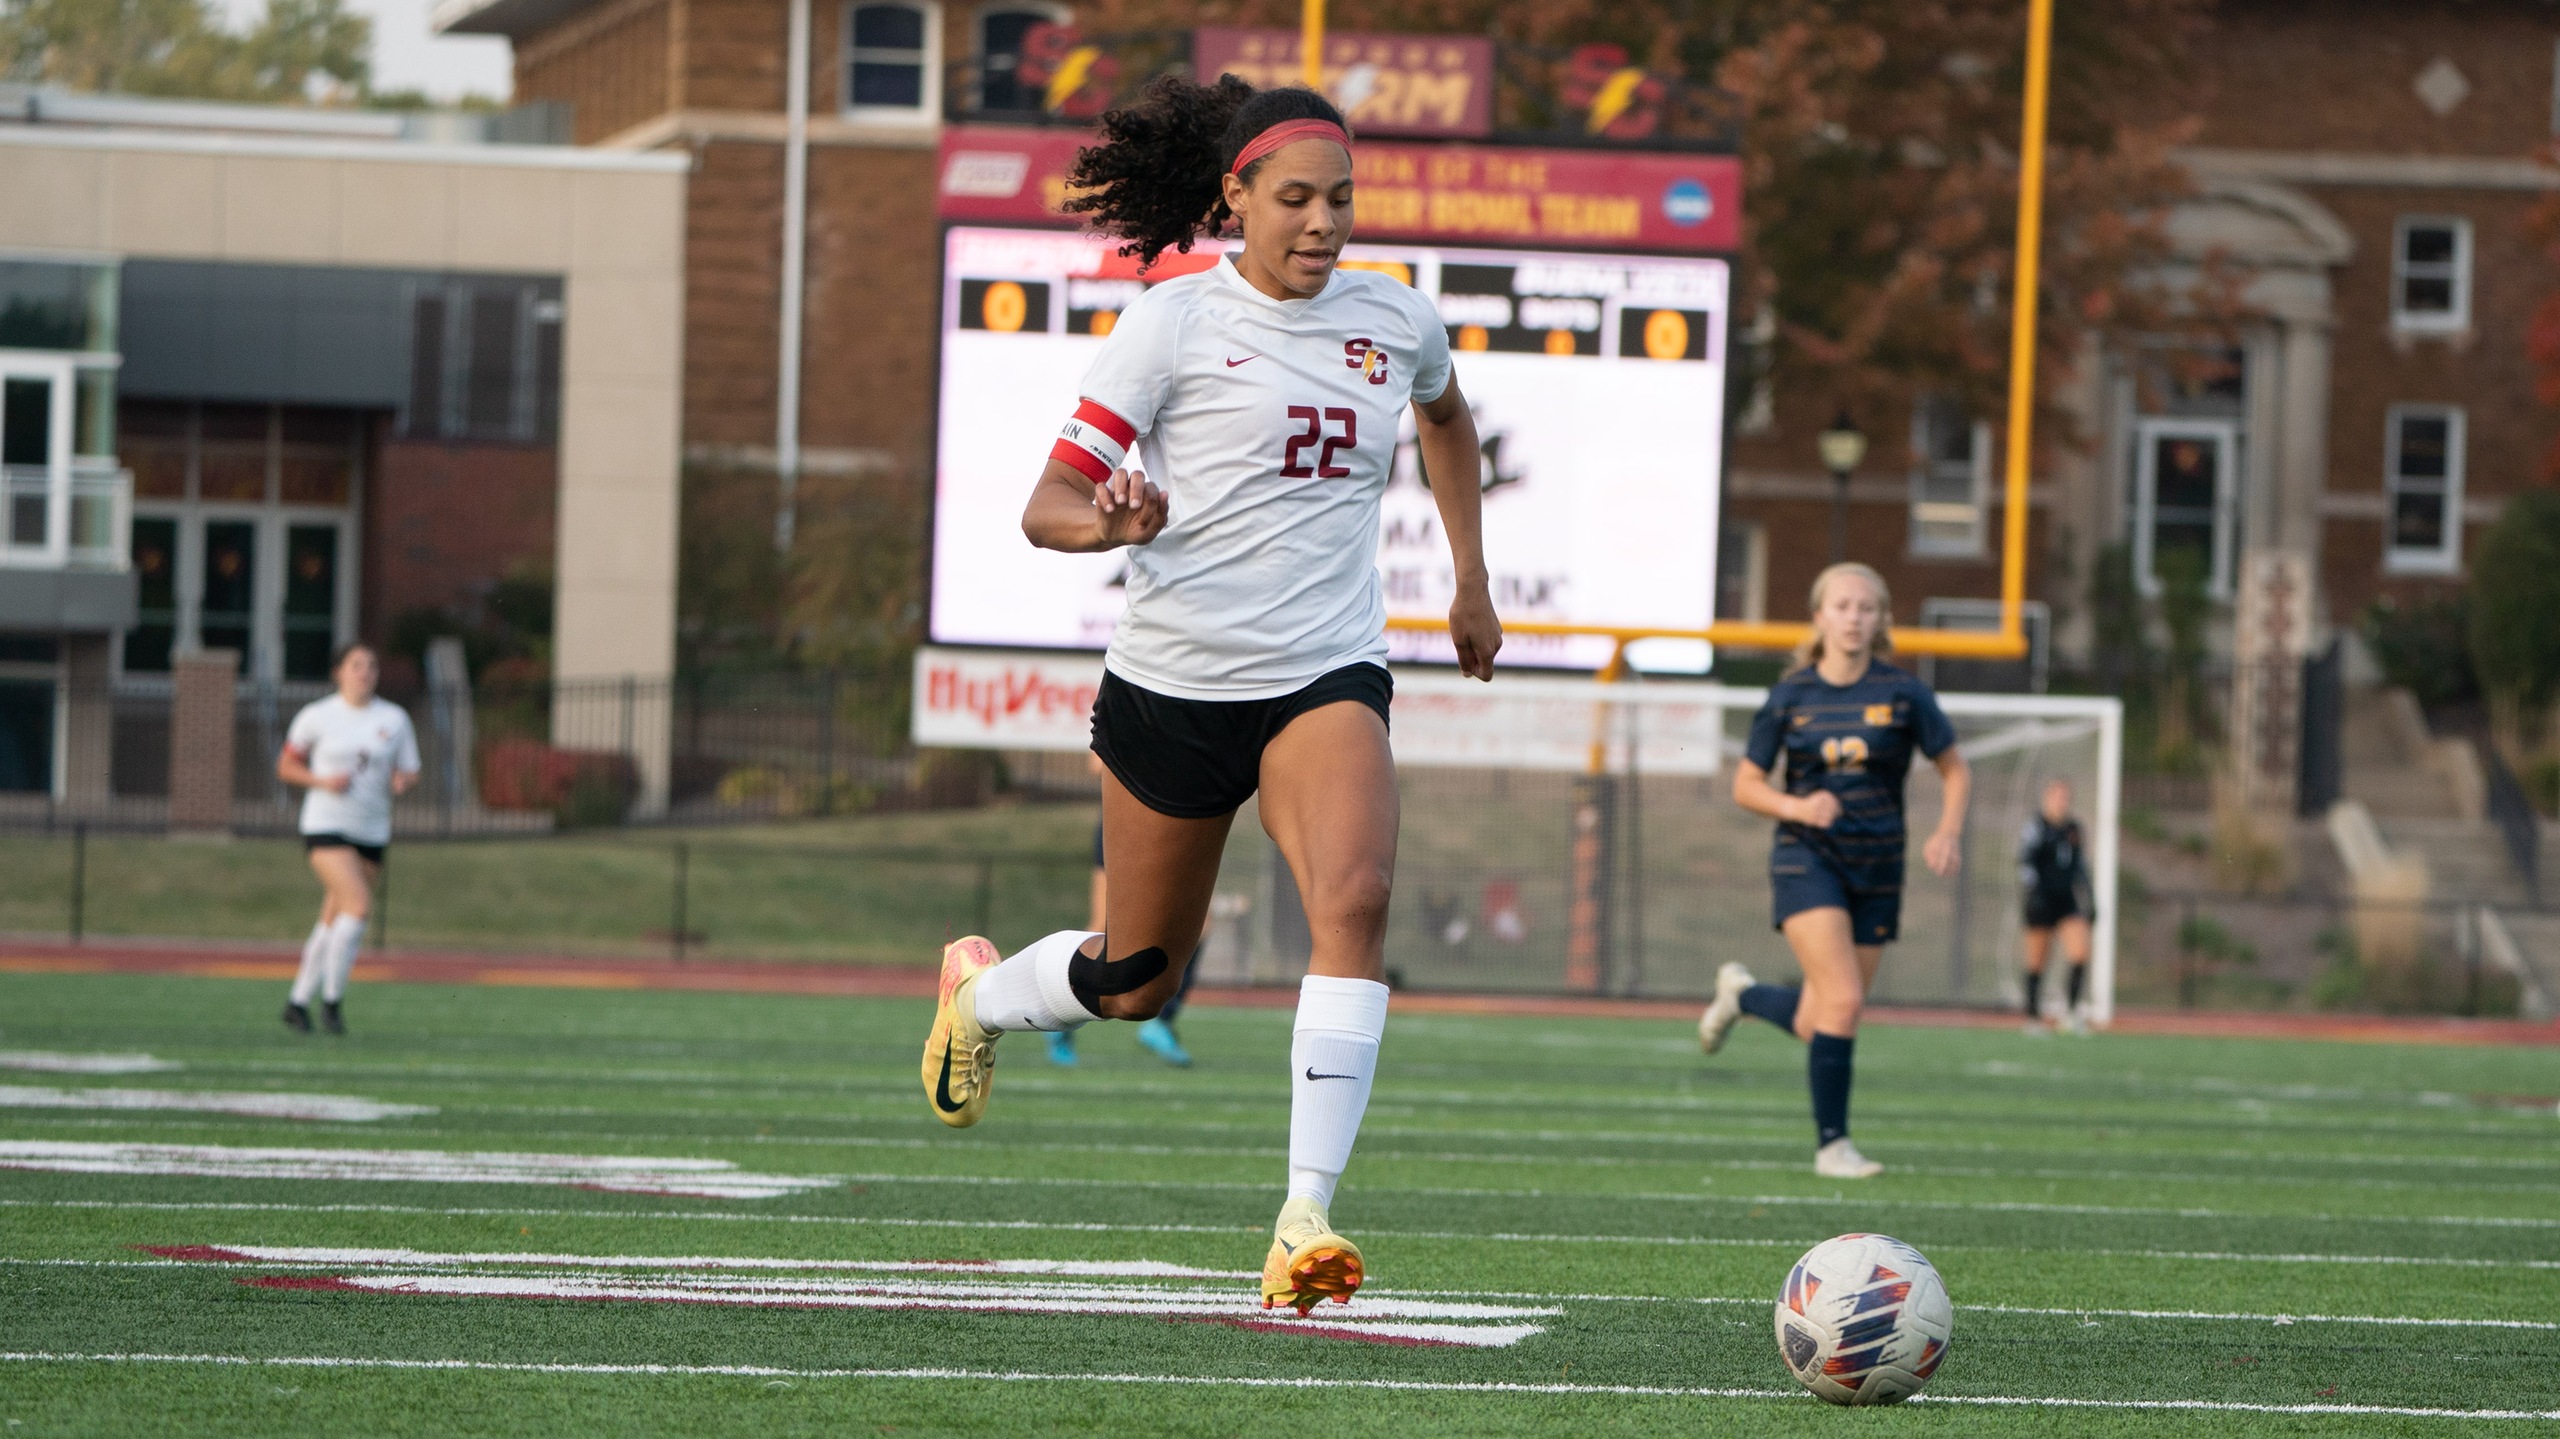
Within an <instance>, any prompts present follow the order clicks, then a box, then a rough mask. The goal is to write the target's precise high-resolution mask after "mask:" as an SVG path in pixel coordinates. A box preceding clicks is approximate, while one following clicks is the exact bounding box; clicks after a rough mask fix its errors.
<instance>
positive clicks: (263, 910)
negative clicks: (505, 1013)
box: [0, 804, 1095, 964]
mask: <svg viewBox="0 0 2560 1439" xmlns="http://www.w3.org/2000/svg"><path fill="white" fill-rule="evenodd" d="M1094 813H1095V808H1094V806H1093V805H1090V804H1057V805H1018V806H1009V807H1004V808H997V809H982V810H953V811H936V812H925V813H909V814H874V815H859V816H854V817H851V818H847V819H837V820H810V821H803V822H799V823H795V824H790V825H764V826H737V827H730V828H717V829H692V830H684V829H664V830H656V829H633V830H603V831H586V832H578V833H571V834H565V835H542V836H533V837H527V838H517V839H485V840H480V839H471V840H452V841H438V840H433V839H416V840H408V841H405V842H404V841H399V840H395V842H394V844H393V846H392V851H391V873H390V884H389V886H388V894H387V895H386V896H384V898H383V900H382V902H381V904H380V905H379V906H378V907H377V914H378V918H379V920H380V921H381V922H378V923H377V925H376V933H375V935H374V938H375V941H376V942H379V941H380V939H381V938H382V933H381V931H382V929H383V927H384V923H387V925H388V929H389V935H390V938H391V941H392V942H393V943H395V944H398V945H403V946H407V947H410V948H431V949H432V948H452V949H464V950H500V951H506V950H513V951H526V950H532V951H542V952H549V953H583V954H665V953H666V952H667V951H668V948H669V940H670V934H671V931H672V930H673V929H674V927H675V910H676V877H677V872H676V863H675V855H676V847H677V846H678V845H679V844H682V845H684V846H686V848H687V856H686V858H687V872H686V875H685V881H686V882H685V887H684V899H685V925H684V927H685V929H686V930H687V931H688V932H689V934H690V936H691V943H690V946H689V948H690V950H691V952H692V953H693V954H695V955H701V956H723V957H732V958H750V959H815V960H832V961H837V962H858V963H865V964H930V963H932V962H933V961H934V960H935V958H936V957H937V956H938V955H939V954H940V952H941V947H942V944H943V942H944V941H945V940H947V939H949V938H950V936H951V935H952V934H953V933H954V932H955V931H958V932H965V931H967V930H970V929H976V928H988V929H993V930H996V931H998V932H1004V933H1012V932H1015V931H1021V930H1027V931H1029V932H1031V933H1035V934H1036V933H1040V932H1043V931H1046V930H1051V929H1057V928H1059V927H1061V926H1063V925H1067V924H1073V923H1079V922H1081V921H1082V919H1083V918H1084V914H1085V908H1086V905H1087V903H1088V899H1087V895H1088V886H1089V885H1090V883H1091V880H1090V874H1091V870H1090V865H1091V855H1092V841H1091V833H1092V828H1093V820H1094ZM981 857H986V858H985V860H984V862H983V863H982V862H981ZM0 876H6V879H5V882H0V933H8V932H16V933H21V934H61V933H63V932H64V931H65V930H67V929H68V928H69V926H70V914H71V896H72V837H71V835H70V833H69V832H68V831H63V832H59V833H55V834H51V835H42V834H16V835H0ZM982 886H983V893H982ZM81 887H82V891H83V901H84V902H83V905H82V909H83V914H82V924H83V927H84V929H85V931H86V932H87V933H88V934H90V935H93V936H97V937H100V938H124V937H161V938H187V939H218V940H232V941H239V940H249V941H263V942H266V943H270V944H275V945H290V944H295V943H299V942H300V938H301V936H302V935H303V934H304V933H305V932H306V931H308V930H309V928H310V926H311V919H312V916H313V915H314V914H316V913H317V912H318V909H319V903H320V888H319V882H318V881H317V880H315V879H314V878H313V877H312V874H311V870H310V866H309V864H308V862H307V861H306V860H305V858H304V856H303V851H302V845H301V843H300V841H298V840H293V839H236V840H226V841H212V842H208V841H204V840H186V839H178V840H172V839H164V838H162V837H160V836H157V835H105V834H98V835H91V836H89V838H88V841H87V853H86V858H85V873H84V874H83V875H82V880H81ZM982 921H983V922H982Z"/></svg>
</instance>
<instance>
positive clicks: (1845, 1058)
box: [1804, 1034, 1858, 1144]
mask: <svg viewBox="0 0 2560 1439" xmlns="http://www.w3.org/2000/svg"><path fill="white" fill-rule="evenodd" d="M1857 1048H1858V1041H1856V1040H1854V1039H1843V1038H1841V1037H1840V1036H1839V1035H1836V1034H1817V1035H1815V1036H1814V1037H1813V1042H1812V1043H1811V1044H1808V1045H1806V1046H1805V1055H1804V1074H1805V1080H1806V1082H1807V1083H1809V1084H1810V1085H1811V1086H1812V1087H1813V1132H1814V1136H1815V1142H1816V1143H1818V1144H1829V1143H1830V1142H1831V1141H1833V1140H1835V1139H1844V1138H1847V1137H1848V1134H1849V1079H1850V1060H1851V1057H1852V1056H1853V1055H1854V1054H1855V1053H1856V1052H1857Z"/></svg>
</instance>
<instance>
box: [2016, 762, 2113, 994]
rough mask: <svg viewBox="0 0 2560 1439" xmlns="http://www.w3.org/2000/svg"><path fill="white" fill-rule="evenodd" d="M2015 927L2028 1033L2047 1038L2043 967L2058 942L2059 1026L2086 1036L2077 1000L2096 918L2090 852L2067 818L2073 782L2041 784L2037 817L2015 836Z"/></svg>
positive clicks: (2077, 823) (2084, 979) (2085, 977)
mask: <svg viewBox="0 0 2560 1439" xmlns="http://www.w3.org/2000/svg"><path fill="white" fill-rule="evenodd" d="M2018 889H2019V891H2020V893H2019V897H2018V908H2019V916H2018V918H2019V921H2020V923H2021V924H2023V925H2024V926H2025V928H2026V941H2027V942H2026V961H2027V1033H2029V1034H2043V1033H2046V1029H2045V1022H2044V967H2045V961H2046V960H2047V959H2049V958H2050V957H2051V956H2052V954H2053V941H2054V939H2055V937H2056V936H2059V937H2060V938H2061V940H2062V957H2063V959H2064V960H2065V961H2066V962H2067V963H2068V964H2069V965H2070V967H2071V972H2070V974H2069V975H2068V976H2067V978H2066V981H2065V983H2066V986H2067V987H2066V989H2065V992H2064V1000H2063V1011H2062V1022H2063V1024H2064V1025H2066V1026H2067V1027H2068V1028H2069V1029H2070V1031H2071V1032H2072V1033H2073V1034H2079V1035H2085V1034H2087V1033H2088V1032H2089V1016H2088V1011H2087V1010H2086V1009H2084V1008H2083V1007H2082V1005H2081V995H2082V992H2083V991H2084V990H2085V989H2086V987H2087V985H2088V978H2089V922H2090V920H2091V919H2092V918H2094V917H2095V916H2096V914H2097V912H2098V908H2097V905H2096V904H2095V903H2093V902H2092V900H2091V898H2090V887H2089V852H2088V847H2087V846H2086V845H2084V844H2083V843H2081V839H2080V821H2078V820H2076V819H2073V818H2072V817H2071V781H2069V780H2067V779H2061V778H2055V779H2049V780H2046V781H2045V784H2044V795H2043V800H2042V803H2040V804H2039V805H2038V806H2037V812H2036V814H2035V817H2034V818H2032V819H2029V820H2028V821H2027V824H2026V828H2025V829H2024V830H2023V831H2021V832H2020V833H2019V835H2018Z"/></svg>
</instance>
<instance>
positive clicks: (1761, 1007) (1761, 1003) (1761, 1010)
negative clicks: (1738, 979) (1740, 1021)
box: [1742, 984, 1804, 1034]
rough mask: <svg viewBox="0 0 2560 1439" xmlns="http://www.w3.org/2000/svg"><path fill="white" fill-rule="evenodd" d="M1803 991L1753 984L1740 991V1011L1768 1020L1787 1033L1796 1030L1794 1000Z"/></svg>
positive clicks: (1802, 993)
mask: <svg viewBox="0 0 2560 1439" xmlns="http://www.w3.org/2000/svg"><path fill="white" fill-rule="evenodd" d="M1803 997H1804V991H1803V990H1801V989H1797V988H1794V987H1793V986H1788V987H1785V988H1781V987H1779V986H1777V985H1774V984H1755V985H1753V986H1751V987H1750V988H1749V989H1746V990H1744V991H1743V992H1742V1012H1743V1013H1745V1014H1749V1015H1755V1016H1757V1017H1759V1018H1761V1019H1765V1020H1767V1021H1769V1022H1770V1023H1771V1024H1774V1025H1776V1026H1778V1027H1779V1028H1780V1029H1783V1030H1785V1031H1786V1032H1787V1033H1789V1034H1793V1033H1795V1032H1796V1001H1797V1000H1799V999H1802V998H1803Z"/></svg>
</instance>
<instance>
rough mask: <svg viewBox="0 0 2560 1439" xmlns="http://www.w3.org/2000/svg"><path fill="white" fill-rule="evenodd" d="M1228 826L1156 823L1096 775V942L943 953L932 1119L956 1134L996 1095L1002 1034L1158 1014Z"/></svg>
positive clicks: (928, 1046) (1178, 979)
mask: <svg viewBox="0 0 2560 1439" xmlns="http://www.w3.org/2000/svg"><path fill="white" fill-rule="evenodd" d="M1234 821H1235V816H1234V815H1232V814H1226V815H1219V816H1216V817H1214V818H1210V819H1177V818H1175V817H1173V816H1171V815H1164V814H1158V813H1157V812H1156V811H1154V810H1151V809H1149V808H1147V807H1146V805H1145V804H1143V803H1141V802H1140V801H1139V800H1138V799H1137V797H1136V796H1134V795H1132V794H1130V793H1129V791H1128V789H1127V788H1126V787H1125V786H1123V785H1122V784H1121V783H1120V781H1119V779H1118V778H1117V777H1115V776H1113V775H1111V774H1110V773H1108V772H1107V771H1106V772H1105V773H1104V774H1103V776H1102V836H1103V847H1104V850H1105V852H1106V853H1108V854H1109V855H1110V856H1111V874H1112V880H1111V883H1110V884H1109V886H1108V887H1107V889H1106V891H1105V904H1106V912H1107V921H1106V925H1105V930H1106V933H1105V934H1097V933H1094V932H1093V931H1091V930H1078V929H1071V930H1060V931H1059V932H1057V933H1055V934H1052V935H1048V936H1045V937H1043V938H1041V939H1039V940H1036V941H1034V942H1033V943H1032V945H1031V946H1030V947H1029V948H1027V949H1025V950H1023V951H1022V952H1021V953H1019V954H1016V955H1014V956H1013V957H1012V958H1010V959H1003V960H999V958H998V956H997V954H996V949H995V946H994V945H992V944H990V943H988V942H987V941H986V940H984V939H982V938H979V937H978V936H976V935H971V936H969V937H968V938H966V939H962V940H958V941H956V942H954V943H952V944H950V945H947V946H945V947H944V949H943V959H942V985H941V990H940V1002H939V1003H938V1005H937V1006H936V1008H935V1012H934V1020H933V1029H932V1031H931V1032H930V1033H929V1034H928V1035H927V1037H926V1039H925V1049H924V1072H923V1077H924V1088H925V1097H926V1098H927V1099H928V1100H930V1101H931V1102H932V1104H933V1111H934V1115H935V1117H936V1118H938V1119H940V1120H941V1121H942V1122H943V1123H945V1124H948V1125H951V1126H952V1127H954V1128H962V1127H965V1126H968V1125H971V1124H975V1123H977V1122H978V1119H979V1116H980V1115H982V1114H983V1113H984V1112H985V1110H986V1104H987V1094H988V1091H989V1090H990V1089H991V1088H992V1087H993V1084H994V1074H995V1046H996V1040H997V1038H998V1037H999V1036H1001V1035H1003V1034H1005V1033H1007V1032H1008V1031H1011V1030H1017V1029H1036V1030H1046V1031H1051V1032H1054V1031H1057V1030H1061V1029H1072V1028H1074V1027H1076V1026H1077V1025H1081V1024H1087V1023H1090V1022H1091V1021H1093V1020H1097V1019H1146V1018H1148V1017H1150V1016H1152V1015H1154V1014H1155V1012H1156V1011H1157V1010H1159V1009H1162V1008H1163V1007H1164V1004H1165V1001H1167V1000H1169V999H1171V998H1172V997H1173V995H1174V993H1175V991H1177V990H1178V989H1180V988H1181V986H1182V971H1183V968H1184V967H1185V966H1187V965H1188V964H1189V963H1190V962H1191V951H1192V948H1193V945H1194V944H1195V943H1196V942H1197V941H1198V940H1199V938H1200V931H1201V927H1202V926H1203V925H1204V924H1206V923H1207V922H1208V917H1209V895H1210V891H1211V890H1212V888H1213V887H1214V886H1215V885H1216V884H1217V880H1218V861H1219V859H1220V857H1221V856H1222V855H1224V854H1225V852H1226V843H1227V829H1228V827H1229V826H1230V825H1232V824H1233V823H1234ZM1106 935H1107V938H1106ZM1106 944H1107V945H1108V947H1109V953H1108V955H1107V956H1106V955H1105V952H1104V950H1105V945H1106Z"/></svg>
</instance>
